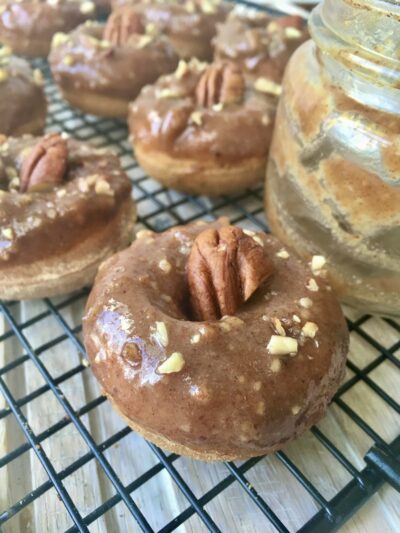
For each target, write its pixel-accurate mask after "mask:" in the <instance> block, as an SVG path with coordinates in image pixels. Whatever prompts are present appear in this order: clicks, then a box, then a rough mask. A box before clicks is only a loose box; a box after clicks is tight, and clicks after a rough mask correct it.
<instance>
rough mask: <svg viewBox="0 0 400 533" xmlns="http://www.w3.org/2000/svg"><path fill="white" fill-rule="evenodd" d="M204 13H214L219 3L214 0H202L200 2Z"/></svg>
mask: <svg viewBox="0 0 400 533" xmlns="http://www.w3.org/2000/svg"><path fill="white" fill-rule="evenodd" d="M200 7H201V10H202V11H203V13H206V14H212V13H216V12H217V4H216V2H213V1H212V0H202V2H201V4H200Z"/></svg>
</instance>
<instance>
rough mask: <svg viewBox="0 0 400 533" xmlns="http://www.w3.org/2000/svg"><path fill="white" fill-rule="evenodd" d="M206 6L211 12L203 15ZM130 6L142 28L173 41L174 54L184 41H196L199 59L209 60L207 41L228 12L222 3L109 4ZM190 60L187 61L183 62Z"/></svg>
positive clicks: (153, 0)
mask: <svg viewBox="0 0 400 533" xmlns="http://www.w3.org/2000/svg"><path fill="white" fill-rule="evenodd" d="M206 3H207V4H208V5H209V6H210V7H211V8H212V9H210V11H208V12H207V9H206V8H205V7H204V5H205V4H206ZM126 5H129V6H134V7H135V11H136V12H138V13H140V14H141V15H142V16H143V20H144V22H145V23H146V24H151V25H154V27H155V29H156V30H157V31H158V32H160V33H162V34H164V35H167V36H168V37H170V38H171V39H174V40H175V39H176V44H177V52H178V54H179V44H180V43H181V42H185V41H188V40H190V41H196V42H199V43H201V44H202V45H203V46H204V47H205V49H204V50H205V52H206V53H204V54H203V55H202V57H199V59H202V60H211V58H212V45H211V40H212V38H213V37H214V36H215V34H216V31H217V24H218V23H220V22H223V21H224V20H225V18H226V17H227V15H228V13H229V12H230V10H231V6H230V5H229V4H228V3H225V2H219V1H215V0H214V1H213V0H211V2H209V1H207V0H204V1H203V2H201V0H200V1H197V2H196V1H192V0H180V1H178V2H171V1H170V2H168V1H167V2H161V1H157V0H150V1H146V0H145V1H142V2H138V1H137V0H113V1H112V6H113V9H115V8H117V7H122V6H126ZM187 59H190V58H187Z"/></svg>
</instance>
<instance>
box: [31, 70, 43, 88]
mask: <svg viewBox="0 0 400 533" xmlns="http://www.w3.org/2000/svg"><path fill="white" fill-rule="evenodd" d="M33 81H34V82H35V84H36V85H38V86H39V87H41V86H42V85H43V83H44V79H43V74H42V71H41V70H40V69H38V68H35V70H34V71H33Z"/></svg>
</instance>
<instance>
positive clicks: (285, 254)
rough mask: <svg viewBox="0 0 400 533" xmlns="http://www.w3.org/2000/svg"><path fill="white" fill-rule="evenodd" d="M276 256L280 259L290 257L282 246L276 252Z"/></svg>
mask: <svg viewBox="0 0 400 533" xmlns="http://www.w3.org/2000/svg"><path fill="white" fill-rule="evenodd" d="M276 257H280V258H281V259H288V258H289V257H290V255H289V252H288V251H287V250H285V249H284V248H282V249H281V250H279V252H277V254H276Z"/></svg>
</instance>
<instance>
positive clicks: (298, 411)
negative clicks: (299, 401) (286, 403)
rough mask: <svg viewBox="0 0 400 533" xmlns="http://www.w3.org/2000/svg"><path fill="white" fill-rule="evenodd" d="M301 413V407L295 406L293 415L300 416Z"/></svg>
mask: <svg viewBox="0 0 400 533" xmlns="http://www.w3.org/2000/svg"><path fill="white" fill-rule="evenodd" d="M300 411H301V407H299V406H298V405H294V406H293V407H292V413H293V414H294V415H295V416H296V415H298V414H299V413H300Z"/></svg>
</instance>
